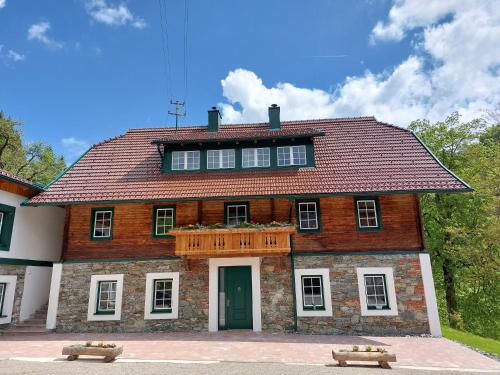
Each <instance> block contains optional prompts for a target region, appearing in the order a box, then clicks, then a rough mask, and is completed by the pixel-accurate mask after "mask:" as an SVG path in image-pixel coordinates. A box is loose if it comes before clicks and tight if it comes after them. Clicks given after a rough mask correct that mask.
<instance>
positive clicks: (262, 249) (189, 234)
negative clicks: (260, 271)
mask: <svg viewBox="0 0 500 375" xmlns="http://www.w3.org/2000/svg"><path fill="white" fill-rule="evenodd" d="M294 232H295V228H294V227H292V226H290V227H269V228H224V229H193V230H175V229H174V230H171V231H170V232H169V234H171V235H173V236H175V255H178V256H186V257H193V258H205V257H207V258H215V257H231V256H269V255H281V254H287V253H289V252H290V234H291V233H294Z"/></svg>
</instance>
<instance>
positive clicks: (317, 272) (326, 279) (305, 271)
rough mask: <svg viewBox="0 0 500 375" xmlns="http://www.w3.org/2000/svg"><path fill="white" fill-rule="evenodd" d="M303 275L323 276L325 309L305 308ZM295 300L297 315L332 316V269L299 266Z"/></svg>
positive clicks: (296, 272) (296, 271)
mask: <svg viewBox="0 0 500 375" xmlns="http://www.w3.org/2000/svg"><path fill="white" fill-rule="evenodd" d="M302 276H321V278H322V280H321V283H322V285H323V303H324V307H325V309H324V310H304V306H303V302H302V301H303V293H302ZM295 302H296V306H297V316H313V317H314V316H316V317H318V316H332V315H333V313H332V292H331V287H330V269H328V268H302V269H301V268H298V269H296V270H295Z"/></svg>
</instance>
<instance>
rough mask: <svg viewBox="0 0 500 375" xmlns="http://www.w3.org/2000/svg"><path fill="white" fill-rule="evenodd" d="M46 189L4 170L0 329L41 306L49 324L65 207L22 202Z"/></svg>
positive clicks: (0, 182)
mask: <svg viewBox="0 0 500 375" xmlns="http://www.w3.org/2000/svg"><path fill="white" fill-rule="evenodd" d="M42 191H43V188H42V187H41V186H39V185H37V184H34V183H32V182H30V181H28V180H25V179H23V178H19V177H16V176H14V175H13V174H11V173H9V172H7V171H5V170H3V169H0V333H1V332H2V331H3V330H6V329H9V328H12V327H13V326H17V325H19V324H21V323H23V322H25V321H27V320H28V319H30V318H31V317H33V315H34V314H35V313H36V312H37V311H40V313H39V315H41V317H40V320H42V324H41V328H42V329H44V327H45V315H46V310H45V308H46V305H47V303H48V299H49V292H50V283H51V276H52V263H53V262H54V261H59V260H60V256H61V249H62V238H63V232H64V218H65V210H64V209H63V208H60V207H26V206H23V205H22V203H23V201H25V200H26V199H28V198H31V197H33V196H35V195H37V194H39V193H40V192H42Z"/></svg>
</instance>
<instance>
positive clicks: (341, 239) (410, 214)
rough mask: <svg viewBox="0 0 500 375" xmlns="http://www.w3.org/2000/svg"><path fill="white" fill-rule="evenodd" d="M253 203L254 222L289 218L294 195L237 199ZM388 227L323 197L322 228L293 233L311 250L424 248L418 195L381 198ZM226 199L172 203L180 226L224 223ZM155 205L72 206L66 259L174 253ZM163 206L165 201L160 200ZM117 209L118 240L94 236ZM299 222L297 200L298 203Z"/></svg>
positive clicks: (347, 200)
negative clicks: (98, 214)
mask: <svg viewBox="0 0 500 375" xmlns="http://www.w3.org/2000/svg"><path fill="white" fill-rule="evenodd" d="M243 201H245V202H249V211H250V220H251V221H252V222H256V223H268V222H271V221H273V220H275V221H288V218H289V215H290V211H289V209H290V202H289V200H288V199H281V198H280V199H275V200H274V202H273V200H272V199H252V200H235V201H234V202H243ZM379 201H380V210H381V215H382V226H383V227H382V229H381V230H380V231H377V232H358V231H357V229H356V217H355V211H354V199H353V197H351V196H339V197H324V198H321V199H320V208H321V222H322V231H321V232H319V233H307V234H306V233H296V234H294V235H293V244H294V251H295V252H306V251H326V252H329V251H339V252H340V251H358V250H359V251H369V250H419V249H421V248H422V247H423V245H422V236H421V228H420V221H419V210H418V197H417V196H416V195H412V194H400V195H385V196H380V197H379ZM224 202H228V201H222V200H220V201H189V202H169V203H166V204H167V205H175V206H176V224H177V226H183V225H188V224H195V223H197V222H199V221H200V220H199V219H200V218H201V222H202V224H205V225H206V224H216V223H223V222H224ZM155 205H156V204H154V203H123V204H114V205H109V204H106V205H75V206H68V208H67V221H68V225H67V227H66V231H67V233H66V239H65V244H64V249H63V254H64V255H63V257H64V259H66V260H69V259H94V258H136V257H161V256H166V255H174V247H175V243H174V241H175V240H174V239H173V238H153V235H152V233H153V207H154V206H155ZM158 205H161V204H158ZM111 206H112V207H114V217H113V239H112V240H104V241H103V240H101V241H92V240H90V222H91V209H92V208H95V207H111ZM291 217H292V222H293V223H295V218H296V215H295V204H294V205H293V206H292V215H291Z"/></svg>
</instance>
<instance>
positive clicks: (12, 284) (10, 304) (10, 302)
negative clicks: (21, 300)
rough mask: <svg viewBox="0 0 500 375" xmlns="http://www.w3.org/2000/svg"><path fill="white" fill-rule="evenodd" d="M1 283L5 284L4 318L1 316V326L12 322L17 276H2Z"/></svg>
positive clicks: (0, 276) (0, 277)
mask: <svg viewBox="0 0 500 375" xmlns="http://www.w3.org/2000/svg"><path fill="white" fill-rule="evenodd" d="M0 283H5V292H4V298H3V311H2V316H0V324H8V323H10V322H11V321H12V310H13V308H14V297H15V295H16V283H17V275H0Z"/></svg>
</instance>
